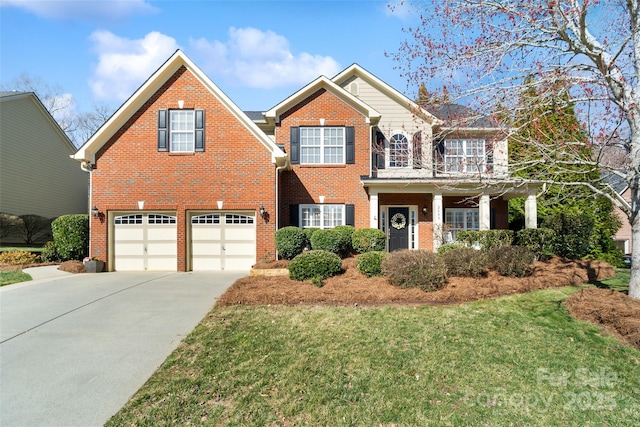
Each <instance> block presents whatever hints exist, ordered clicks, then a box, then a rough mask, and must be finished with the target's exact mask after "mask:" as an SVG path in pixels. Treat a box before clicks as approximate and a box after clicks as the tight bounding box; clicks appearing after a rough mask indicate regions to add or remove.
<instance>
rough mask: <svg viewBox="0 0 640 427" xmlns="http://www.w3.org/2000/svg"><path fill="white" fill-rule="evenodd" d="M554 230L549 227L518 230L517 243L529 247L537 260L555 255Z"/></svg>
mask: <svg viewBox="0 0 640 427" xmlns="http://www.w3.org/2000/svg"><path fill="white" fill-rule="evenodd" d="M552 239H553V231H552V230H550V229H548V228H525V229H523V230H519V231H518V232H516V238H515V244H516V245H517V246H522V247H523V248H527V249H529V250H530V251H531V252H533V254H534V255H535V256H536V259H537V260H544V259H546V258H548V257H549V256H551V255H553V248H552V245H551V241H552Z"/></svg>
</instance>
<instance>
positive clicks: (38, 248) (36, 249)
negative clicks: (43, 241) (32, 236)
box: [0, 246, 42, 253]
mask: <svg viewBox="0 0 640 427" xmlns="http://www.w3.org/2000/svg"><path fill="white" fill-rule="evenodd" d="M11 251H25V252H34V253H40V252H42V246H28V247H24V246H0V252H11Z"/></svg>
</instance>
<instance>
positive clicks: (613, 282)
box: [594, 268, 631, 294]
mask: <svg viewBox="0 0 640 427" xmlns="http://www.w3.org/2000/svg"><path fill="white" fill-rule="evenodd" d="M630 276H631V269H630V268H616V275H615V277H611V278H609V279H605V280H600V281H598V282H595V283H594V285H595V286H597V287H599V288H608V289H613V290H616V291H618V292H624V293H625V294H628V293H629V278H630Z"/></svg>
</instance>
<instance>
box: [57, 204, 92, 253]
mask: <svg viewBox="0 0 640 427" xmlns="http://www.w3.org/2000/svg"><path fill="white" fill-rule="evenodd" d="M51 231H52V232H53V241H54V242H55V245H56V250H57V252H58V255H59V256H60V260H62V261H68V260H81V259H83V258H84V257H85V256H87V254H88V253H89V215H87V214H76V215H63V216H60V217H58V218H56V219H54V220H53V222H52V223H51Z"/></svg>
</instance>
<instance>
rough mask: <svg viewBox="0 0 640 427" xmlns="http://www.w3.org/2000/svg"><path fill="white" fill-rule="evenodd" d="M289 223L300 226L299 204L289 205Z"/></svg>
mask: <svg viewBox="0 0 640 427" xmlns="http://www.w3.org/2000/svg"><path fill="white" fill-rule="evenodd" d="M289 225H292V226H294V227H300V212H299V209H298V205H289Z"/></svg>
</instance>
